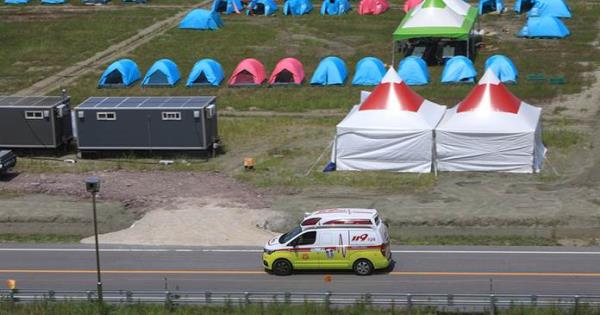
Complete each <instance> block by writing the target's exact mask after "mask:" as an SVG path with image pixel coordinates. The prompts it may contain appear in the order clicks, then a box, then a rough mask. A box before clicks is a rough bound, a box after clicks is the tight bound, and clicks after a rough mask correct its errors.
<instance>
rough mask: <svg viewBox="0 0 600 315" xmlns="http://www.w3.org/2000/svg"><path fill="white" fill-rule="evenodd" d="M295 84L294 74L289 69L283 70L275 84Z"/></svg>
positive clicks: (276, 77)
mask: <svg viewBox="0 0 600 315" xmlns="http://www.w3.org/2000/svg"><path fill="white" fill-rule="evenodd" d="M294 83H295V82H294V74H292V73H291V72H290V71H288V70H287V69H283V70H281V71H280V72H279V73H278V74H277V75H276V76H275V83H274V84H294Z"/></svg>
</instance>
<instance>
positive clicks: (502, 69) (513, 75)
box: [484, 55, 519, 83]
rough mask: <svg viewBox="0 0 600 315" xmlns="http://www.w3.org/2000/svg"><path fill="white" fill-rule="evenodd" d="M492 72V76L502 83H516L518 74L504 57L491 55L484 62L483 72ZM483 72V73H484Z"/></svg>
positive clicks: (510, 62)
mask: <svg viewBox="0 0 600 315" xmlns="http://www.w3.org/2000/svg"><path fill="white" fill-rule="evenodd" d="M487 70H492V72H494V74H495V75H496V76H497V77H498V79H500V81H502V82H504V83H517V78H518V77H519V72H518V71H517V67H515V64H514V63H513V62H512V60H510V58H508V57H506V56H504V55H493V56H491V57H489V58H488V59H487V60H486V61H485V71H487ZM485 71H484V72H485Z"/></svg>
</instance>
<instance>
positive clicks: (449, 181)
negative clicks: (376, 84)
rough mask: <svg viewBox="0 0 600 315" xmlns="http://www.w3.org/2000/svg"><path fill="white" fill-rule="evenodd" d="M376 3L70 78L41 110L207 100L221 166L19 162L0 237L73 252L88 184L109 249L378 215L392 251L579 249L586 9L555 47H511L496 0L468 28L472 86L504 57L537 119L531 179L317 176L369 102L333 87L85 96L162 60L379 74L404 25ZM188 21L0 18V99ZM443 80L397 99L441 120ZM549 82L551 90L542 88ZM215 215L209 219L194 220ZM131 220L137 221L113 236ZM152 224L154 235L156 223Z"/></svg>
mask: <svg viewBox="0 0 600 315" xmlns="http://www.w3.org/2000/svg"><path fill="white" fill-rule="evenodd" d="M391 3H392V6H391V9H390V10H389V11H387V12H385V13H384V14H381V15H377V16H360V15H358V14H356V12H354V11H351V12H350V13H349V14H346V15H343V16H335V17H332V16H320V15H319V14H318V12H316V11H313V12H312V13H311V14H309V15H305V16H299V17H290V16H283V15H281V14H276V15H275V16H272V17H258V16H245V15H239V16H238V15H228V16H222V19H223V23H224V24H225V26H224V27H223V28H221V29H219V30H217V31H206V32H202V31H201V32H195V31H189V30H180V29H177V28H176V23H175V24H173V26H172V27H170V28H168V29H166V30H165V31H164V32H157V34H153V35H151V36H149V38H148V39H147V41H145V42H143V43H141V44H139V46H137V47H135V48H133V49H132V50H131V51H127V52H126V53H124V54H119V53H118V52H116V53H113V55H114V57H113V58H108V59H110V60H107V61H106V62H102V63H100V64H94V63H93V62H92V63H91V65H90V66H87V68H86V71H83V72H78V73H77V76H76V77H74V78H69V81H71V82H70V83H68V84H66V85H65V86H60V85H59V86H57V87H56V89H55V90H53V91H50V92H48V93H46V94H47V95H60V89H59V87H64V88H66V89H67V91H68V93H69V95H70V96H71V104H72V105H73V106H77V105H78V104H80V103H82V102H83V101H84V100H85V99H87V98H88V97H92V96H200V95H202V96H205V95H215V96H216V97H217V102H218V104H219V135H220V137H221V139H222V143H223V154H221V155H219V156H217V157H216V158H215V159H209V160H208V161H206V160H204V159H195V158H193V157H189V156H184V155H182V156H175V157H171V158H170V159H171V160H173V161H174V163H173V164H170V165H162V164H159V160H160V158H148V157H139V156H135V155H129V154H124V155H121V156H116V157H112V158H110V159H100V160H80V159H78V158H77V157H76V155H75V151H74V150H71V151H68V152H67V153H65V154H46V155H27V154H24V155H23V156H20V157H19V163H18V164H17V166H16V168H15V171H16V172H17V174H18V175H17V176H11V177H9V178H6V177H3V179H2V181H0V202H1V203H2V204H3V205H8V206H7V207H1V208H2V210H0V226H1V227H2V231H3V232H2V234H3V236H2V237H3V238H4V239H17V240H19V239H21V240H32V239H38V240H48V239H50V240H52V239H54V240H56V239H62V240H66V241H77V240H79V239H81V238H84V237H86V236H89V235H90V233H89V231H87V227H88V225H89V220H90V218H89V213H88V212H89V211H88V210H89V209H88V206H89V205H88V203H87V199H86V198H87V196H86V194H85V193H84V192H83V188H82V187H81V186H82V185H81V183H82V180H83V178H85V177H86V176H88V175H90V174H97V175H99V176H100V177H101V178H103V179H104V186H103V187H104V188H103V192H102V193H101V194H100V209H103V210H104V211H100V213H101V215H100V222H101V224H100V226H101V231H102V232H103V233H108V232H115V233H108V234H106V235H103V236H102V238H105V239H106V241H109V242H130V243H131V242H133V243H144V242H148V243H152V244H160V243H176V242H179V243H181V244H188V245H193V244H209V243H210V242H211V241H214V240H211V239H203V236H201V235H198V234H194V233H185V232H184V233H179V236H180V239H172V238H168V237H167V236H168V235H173V234H177V233H175V231H185V230H186V227H187V225H185V224H186V223H189V224H194V226H198V227H205V228H211V227H213V228H222V226H220V225H222V224H230V223H231V222H239V221H240V218H242V217H243V218H248V220H246V221H247V222H248V224H246V225H243V226H239V227H238V228H237V230H239V231H242V232H240V233H251V234H249V235H253V238H255V239H254V240H248V239H245V240H244V238H242V237H240V235H237V234H236V235H231V237H230V240H231V241H230V244H236V243H238V244H246V243H248V242H249V243H252V244H262V243H263V241H264V239H265V238H266V235H269V233H271V231H274V232H279V231H283V230H286V229H287V228H288V227H289V226H291V225H293V224H295V223H297V220H299V218H300V217H301V216H302V214H303V213H304V212H306V211H310V210H313V209H315V208H322V207H337V206H352V207H375V208H377V209H379V210H380V211H381V212H382V213H383V216H384V217H385V218H387V219H388V220H389V224H390V226H391V231H392V237H393V238H394V241H395V242H397V243H408V244H420V243H426V244H447V243H455V244H456V243H460V244H465V243H466V244H516V245H535V244H542V245H546V244H577V245H590V244H595V242H597V239H598V238H599V237H600V235H598V234H597V233H598V226H599V225H600V196H599V195H598V194H599V193H598V192H599V191H600V190H599V189H598V185H599V184H600V177H599V175H598V174H599V173H598V172H596V171H595V170H596V168H597V165H598V159H599V156H600V154H598V152H597V151H598V150H599V148H600V143H597V141H598V140H597V139H600V138H599V137H598V136H597V135H596V133H597V132H598V130H599V128H598V104H600V102H599V97H600V96H599V95H598V94H599V92H598V91H600V87H599V86H598V82H599V80H598V69H597V67H598V63H599V60H598V57H597V56H598V54H597V50H598V49H599V47H598V40H599V39H598V38H597V36H598V32H597V29H598V27H599V25H598V16H600V8H599V6H598V4H596V3H595V2H594V1H584V0H570V1H569V5H570V7H571V9H572V11H573V18H572V19H566V20H565V24H566V25H567V26H568V27H569V29H570V31H571V33H572V35H571V36H569V37H567V38H565V39H560V40H542V39H523V38H517V37H516V36H515V34H516V33H517V32H518V31H519V29H520V28H521V27H522V25H523V23H524V22H525V16H524V15H521V16H517V15H515V14H514V13H513V12H512V11H511V10H510V7H511V5H512V4H511V1H506V5H507V7H508V8H509V10H508V11H507V12H506V13H504V14H502V15H484V16H482V17H480V19H481V21H480V23H481V27H482V28H483V29H484V30H485V31H486V33H485V34H484V36H483V45H482V47H481V48H480V49H479V50H478V55H477V57H476V58H475V60H474V64H475V68H476V69H477V71H478V76H479V77H480V76H481V75H482V74H483V64H484V62H485V60H486V59H487V57H489V56H491V55H494V54H504V55H507V56H509V57H510V58H511V59H512V60H513V61H514V63H515V65H516V66H517V68H518V69H519V72H520V78H519V81H518V83H517V84H514V85H508V88H509V89H510V91H511V92H512V93H513V94H515V95H517V96H518V97H519V98H521V99H523V100H525V101H527V102H528V103H529V104H532V105H534V106H539V107H542V109H543V114H542V119H543V127H544V138H543V140H544V144H545V145H546V146H547V148H548V150H549V151H548V155H547V160H546V161H545V164H544V168H543V170H542V172H541V173H540V174H535V175H517V174H502V173H445V172H442V173H439V174H438V176H437V177H436V176H435V175H433V174H422V175H418V174H395V173H381V172H334V173H328V174H324V173H322V172H321V170H322V169H323V168H324V166H325V165H326V164H327V162H328V159H329V155H330V150H329V148H328V147H329V145H330V143H331V140H332V139H333V135H334V133H335V126H336V124H337V123H339V122H340V120H341V119H342V118H343V117H344V116H345V115H346V114H347V112H348V111H349V110H350V108H351V107H352V106H353V105H355V104H357V103H358V101H359V100H360V91H361V90H365V89H366V90H370V89H372V88H365V87H353V86H351V85H350V84H349V83H346V84H345V85H344V86H337V87H313V86H309V85H308V84H306V83H304V84H303V85H302V86H300V87H292V86H290V87H267V86H262V87H257V88H228V87H226V86H225V85H222V86H221V87H217V88H207V87H202V88H186V87H185V84H184V83H183V82H180V83H179V84H177V85H176V86H175V87H173V88H141V87H140V86H139V84H136V85H133V86H131V87H129V88H126V89H102V90H99V89H97V83H98V79H99V77H100V75H101V73H102V71H103V70H104V69H105V68H106V67H107V66H108V64H110V63H111V62H112V61H115V60H117V59H119V58H130V59H132V60H135V61H136V62H137V64H138V65H139V67H140V71H142V75H143V72H145V71H146V70H147V69H148V68H149V67H150V66H151V65H152V64H153V63H154V62H155V61H156V60H159V59H161V58H169V59H171V60H173V61H175V62H176V63H177V65H178V67H179V69H180V71H181V74H182V77H186V76H187V74H188V72H189V71H190V70H191V68H192V66H193V64H194V63H195V62H196V61H197V60H199V59H201V58H214V59H216V60H218V61H219V62H220V63H221V64H222V65H223V68H224V70H225V73H226V77H227V76H228V75H229V74H230V73H231V71H233V68H234V67H235V66H236V65H237V63H239V62H240V61H241V60H242V59H244V58H247V57H253V58H256V59H258V60H260V61H261V62H262V63H263V64H264V65H265V67H266V71H267V72H269V73H270V71H271V70H272V69H273V67H275V64H276V63H277V61H278V60H280V59H282V58H285V57H294V58H297V59H298V60H300V61H301V62H302V63H303V65H304V69H305V72H306V76H307V77H308V78H310V76H311V75H312V73H313V71H314V70H315V68H316V66H317V64H318V62H319V60H320V59H321V58H323V57H325V56H328V55H337V56H339V57H341V58H342V59H343V60H344V61H345V62H346V64H347V68H348V72H349V75H350V79H351V78H352V75H353V71H354V67H355V65H356V63H357V62H358V60H360V59H362V58H363V57H366V56H375V57H378V58H380V59H382V60H383V61H384V62H386V63H391V38H392V33H393V31H394V30H395V29H396V27H397V26H398V24H399V23H400V21H401V19H402V17H403V14H404V13H403V12H402V10H401V3H396V2H394V1H392V2H391ZM195 4H196V3H195V2H191V1H175V2H168V1H153V2H149V3H148V4H147V5H146V6H144V5H122V4H120V2H119V1H115V2H114V3H111V4H109V5H106V6H80V5H79V4H77V3H75V2H73V3H70V4H67V5H64V6H52V7H46V6H40V5H37V4H31V5H27V6H18V7H14V6H1V7H0V34H1V35H0V36H1V37H2V39H3V41H5V42H9V43H10V44H9V45H2V47H1V48H0V57H1V58H0V94H2V95H10V94H14V93H17V92H19V91H21V90H25V89H28V88H31V87H32V86H33V85H34V83H36V82H39V81H41V80H42V79H44V78H47V77H50V76H52V75H54V74H56V73H59V72H60V71H62V70H63V69H66V68H68V67H73V66H77V63H78V62H81V61H84V60H89V59H90V58H91V59H93V57H94V56H95V55H96V54H98V53H100V52H102V51H105V50H106V49H107V48H109V47H111V46H112V45H117V44H118V43H120V42H122V41H124V40H126V39H128V38H131V37H133V36H135V34H136V33H137V32H139V31H141V30H143V29H145V28H148V27H151V26H152V25H155V24H157V23H160V22H161V21H164V20H166V19H168V18H169V17H172V16H174V15H176V14H181V13H184V12H185V11H187V10H190V9H191V7H192V6H193V5H195ZM352 4H353V5H355V3H354V2H353V3H352ZM314 5H315V7H317V6H318V5H320V4H319V3H314ZM107 21H109V23H107ZM240 34H243V36H242V35H240ZM92 39H93V40H92ZM40 56H44V57H43V58H41V57H40ZM397 58H398V57H397ZM397 62H398V59H397V60H396V63H397ZM394 66H396V65H394ZM442 69H443V68H442V67H441V66H436V67H429V71H430V76H431V82H430V83H429V84H428V85H425V86H420V87H413V89H414V90H415V91H416V92H417V93H419V94H420V95H422V96H423V97H425V98H427V99H430V100H432V101H435V102H436V103H438V104H443V105H447V106H454V105H455V104H457V103H458V102H459V101H460V100H461V99H462V98H464V97H465V96H466V95H467V94H468V92H469V91H470V90H471V89H472V88H473V85H458V86H456V85H454V86H448V85H443V84H441V83H440V82H439V80H440V76H441V72H442ZM528 75H537V77H539V75H542V76H543V77H544V79H545V81H544V82H540V81H535V80H527V76H528ZM560 76H562V77H564V78H565V82H564V84H558V85H554V84H550V83H549V79H550V78H554V77H560ZM533 77H535V76H532V78H533ZM246 157H252V158H254V159H255V160H256V166H255V169H254V171H244V170H243V167H242V164H243V160H244V158H246ZM65 160H75V161H77V163H67V162H65ZM140 183H143V185H142V184H140ZM215 213H219V215H220V216H221V218H222V219H221V220H216V221H210V222H205V221H202V220H199V219H198V216H200V215H206V214H215ZM181 218H185V220H181ZM136 220H140V221H138V222H137V224H136V225H135V227H134V228H131V229H129V227H130V226H131V225H132V224H133V222H135V221H136ZM185 221H187V222H185ZM48 222H53V223H52V224H48ZM162 222H169V224H158V223H162ZM156 226H160V227H158V228H155V230H153V233H156V234H157V235H158V236H157V237H156V238H146V239H144V238H143V237H140V235H145V234H146V233H148V230H147V229H149V228H150V227H156ZM224 230H225V231H227V229H224ZM230 230H231V229H230ZM117 231H121V232H117ZM119 233H120V234H119ZM160 236H164V237H160ZM102 238H101V239H102ZM244 242H246V243H244Z"/></svg>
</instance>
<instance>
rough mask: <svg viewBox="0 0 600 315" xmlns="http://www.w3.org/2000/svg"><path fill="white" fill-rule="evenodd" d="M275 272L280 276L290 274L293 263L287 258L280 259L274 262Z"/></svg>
mask: <svg viewBox="0 0 600 315" xmlns="http://www.w3.org/2000/svg"><path fill="white" fill-rule="evenodd" d="M273 273H274V274H276V275H278V276H289V275H291V274H292V264H291V263H290V262H289V261H287V260H285V259H278V260H276V261H275V262H274V263H273Z"/></svg>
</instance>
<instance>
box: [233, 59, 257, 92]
mask: <svg viewBox="0 0 600 315" xmlns="http://www.w3.org/2000/svg"><path fill="white" fill-rule="evenodd" d="M265 79H266V74H265V66H264V65H263V64H262V63H261V62H260V61H258V60H256V59H254V58H247V59H244V60H242V61H241V62H240V63H239V64H238V65H237V67H235V70H233V73H232V74H231V77H230V78H229V81H227V84H229V85H230V86H255V85H261V84H263V82H265Z"/></svg>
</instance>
